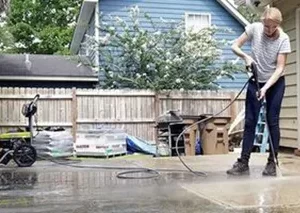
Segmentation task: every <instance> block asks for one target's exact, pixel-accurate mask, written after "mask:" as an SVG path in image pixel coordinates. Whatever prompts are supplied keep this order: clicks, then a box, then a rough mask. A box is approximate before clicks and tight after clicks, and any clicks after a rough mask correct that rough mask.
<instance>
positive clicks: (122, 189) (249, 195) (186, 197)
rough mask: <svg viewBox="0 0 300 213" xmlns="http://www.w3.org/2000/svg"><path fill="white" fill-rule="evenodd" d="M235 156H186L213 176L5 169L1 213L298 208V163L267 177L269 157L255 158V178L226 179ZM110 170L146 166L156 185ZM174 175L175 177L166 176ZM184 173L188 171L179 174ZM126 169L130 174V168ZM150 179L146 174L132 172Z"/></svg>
mask: <svg viewBox="0 0 300 213" xmlns="http://www.w3.org/2000/svg"><path fill="white" fill-rule="evenodd" d="M236 157H237V156H236V155H234V154H230V155H215V156H200V157H185V158H184V160H185V162H186V163H187V164H188V165H189V166H191V167H192V169H194V170H197V171H202V172H205V173H206V174H207V177H205V178H204V177H198V176H196V175H193V174H192V173H189V172H186V171H185V168H184V167H183V166H182V164H181V163H180V161H179V160H178V159H177V158H146V159H140V160H130V159H109V160H98V159H93V160H87V161H82V162H80V163H75V164H72V165H75V166H77V167H80V166H89V167H94V168H75V167H71V166H70V162H67V163H68V166H64V165H58V164H55V163H51V162H47V161H38V162H37V163H36V164H34V165H33V166H32V167H30V168H16V167H15V166H14V165H13V164H11V165H9V166H6V167H5V166H0V212H1V213H25V212H26V213H31V212H42V213H46V212H47V213H50V212H67V213H87V212H93V213H98V212H128V213H129V212H130V213H134V212H162V213H167V212H209V213H229V212H230V213H232V212H237V213H242V212H243V213H256V212H257V213H264V212H268V213H271V212H272V213H287V212H299V211H300V210H299V209H300V191H299V190H298V186H299V184H300V178H299V176H300V169H299V168H300V158H298V157H294V156H293V155H281V157H280V162H281V164H280V168H281V171H282V173H283V177H281V178H279V177H275V178H274V177H273V178H266V177H262V176H261V171H262V170H263V167H264V164H265V161H266V158H267V157H266V155H261V154H255V155H253V157H252V159H251V165H250V166H251V174H250V176H244V177H228V176H227V175H226V174H225V171H226V169H228V168H229V167H230V166H231V165H232V163H233V162H234V160H235V159H236ZM99 166H106V167H130V168H136V167H147V168H154V169H158V170H159V171H160V176H159V177H157V178H154V179H119V178H117V177H116V175H117V174H118V173H119V172H122V171H124V170H116V169H111V168H110V169H105V170H104V169H100V168H95V167H99ZM164 169H173V170H176V171H172V172H171V171H166V170H164ZM178 170H183V171H178ZM125 171H126V170H125ZM133 175H134V176H135V177H136V176H139V177H144V176H145V175H147V174H133Z"/></svg>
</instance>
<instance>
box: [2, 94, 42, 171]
mask: <svg viewBox="0 0 300 213" xmlns="http://www.w3.org/2000/svg"><path fill="white" fill-rule="evenodd" d="M39 98H40V95H39V94H37V95H36V96H35V97H34V98H33V100H32V101H31V102H30V103H28V104H24V105H23V107H22V114H23V115H24V116H25V117H26V118H28V127H26V129H25V130H21V129H20V130H19V131H17V132H7V133H3V134H0V163H1V164H4V165H6V164H8V163H9V161H10V160H11V159H13V160H14V161H15V162H16V164H17V165H18V166H19V167H30V166H31V165H32V164H34V162H35V161H36V159H37V153H36V150H35V148H34V147H33V146H32V140H33V119H32V118H33V116H34V115H35V114H36V112H37V104H36V103H37V101H38V99H39Z"/></svg>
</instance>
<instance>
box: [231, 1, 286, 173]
mask: <svg viewBox="0 0 300 213" xmlns="http://www.w3.org/2000/svg"><path fill="white" fill-rule="evenodd" d="M281 22H282V15H281V12H280V11H279V10H278V9H277V8H274V7H271V8H267V9H266V10H265V11H264V13H263V15H262V17H261V22H257V23H253V24H250V25H248V26H246V28H245V32H244V33H243V34H242V35H241V36H240V37H239V38H238V39H237V40H236V41H235V42H234V44H233V45H232V50H233V52H234V53H235V54H236V55H238V56H239V57H241V58H242V59H244V60H245V63H246V66H250V65H251V63H255V64H256V67H257V71H258V74H257V75H258V82H259V84H260V88H261V89H260V93H257V89H256V88H257V87H256V84H255V82H254V81H250V82H249V85H248V89H247V94H246V109H245V127H244V136H243V146H242V153H241V157H240V158H239V159H238V160H237V162H236V163H235V164H234V165H233V167H232V168H231V169H230V170H228V171H227V174H230V175H242V174H249V166H248V162H249V158H250V154H251V151H252V148H253V142H254V137H255V128H256V124H257V120H258V115H259V111H260V106H261V101H262V100H263V99H264V98H265V100H266V105H267V107H266V110H267V122H268V124H269V129H270V136H271V138H272V142H273V147H274V153H275V156H273V152H272V151H271V150H270V154H269V157H268V162H267V165H266V167H265V169H264V171H263V175H267V176H276V164H275V162H274V157H275V158H277V153H278V149H279V139H280V131H279V114H280V108H281V102H282V98H283V95H284V89H285V79H284V76H283V74H284V70H285V63H286V58H287V54H288V53H290V52H291V47H290V40H289V37H288V35H287V34H286V33H284V32H283V31H282V29H281V28H280V27H279V25H280V24H281ZM246 41H250V42H251V55H247V54H246V53H245V52H243V51H242V50H241V47H242V46H243V44H245V42H246ZM258 94H259V96H257V95H258ZM270 148H271V147H270Z"/></svg>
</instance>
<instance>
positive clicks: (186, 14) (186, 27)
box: [185, 12, 211, 32]
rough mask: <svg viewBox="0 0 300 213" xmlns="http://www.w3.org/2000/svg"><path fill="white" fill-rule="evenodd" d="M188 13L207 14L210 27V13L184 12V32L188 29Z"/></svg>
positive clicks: (195, 14)
mask: <svg viewBox="0 0 300 213" xmlns="http://www.w3.org/2000/svg"><path fill="white" fill-rule="evenodd" d="M190 15H194V16H208V27H211V14H210V13H197V12H185V32H187V30H188V17H189V16H190ZM200 30H201V29H200Z"/></svg>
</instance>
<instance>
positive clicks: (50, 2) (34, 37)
mask: <svg viewBox="0 0 300 213" xmlns="http://www.w3.org/2000/svg"><path fill="white" fill-rule="evenodd" d="M81 2H82V1H81V0H59V1H57V0H34V1H33V0H11V4H10V7H11V9H10V12H9V13H8V17H7V26H8V27H9V31H10V33H11V34H12V36H13V39H14V41H15V45H13V46H11V47H10V49H11V51H13V52H15V53H24V52H26V53H36V54H55V53H64V54H68V52H69V44H70V42H71V40H72V32H73V30H74V26H75V23H76V16H77V15H78V12H79V8H80V4H81Z"/></svg>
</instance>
